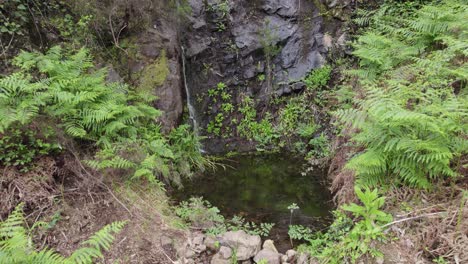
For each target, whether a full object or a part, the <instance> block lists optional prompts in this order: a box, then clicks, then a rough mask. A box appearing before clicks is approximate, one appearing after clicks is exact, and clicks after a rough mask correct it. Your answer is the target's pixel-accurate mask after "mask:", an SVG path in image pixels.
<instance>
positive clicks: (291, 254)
mask: <svg viewBox="0 0 468 264" xmlns="http://www.w3.org/2000/svg"><path fill="white" fill-rule="evenodd" d="M296 255H297V252H296V251H295V250H293V249H290V250H288V251H286V257H287V262H293V261H294V260H295V259H296Z"/></svg>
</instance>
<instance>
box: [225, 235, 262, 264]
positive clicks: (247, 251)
mask: <svg viewBox="0 0 468 264" xmlns="http://www.w3.org/2000/svg"><path fill="white" fill-rule="evenodd" d="M220 240H221V245H225V246H228V247H230V248H232V249H233V250H234V251H235V252H236V255H237V260H240V261H242V260H248V259H250V258H252V257H254V256H255V255H256V254H257V253H258V252H259V251H260V248H261V246H262V240H261V239H260V236H252V235H249V234H247V233H246V232H245V231H242V230H239V231H230V232H226V233H224V235H223V236H222V237H221V239H220Z"/></svg>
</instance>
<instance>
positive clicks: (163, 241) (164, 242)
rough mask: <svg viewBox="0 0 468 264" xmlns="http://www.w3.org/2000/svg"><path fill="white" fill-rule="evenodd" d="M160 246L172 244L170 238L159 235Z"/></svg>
mask: <svg viewBox="0 0 468 264" xmlns="http://www.w3.org/2000/svg"><path fill="white" fill-rule="evenodd" d="M160 240H161V246H163V247H164V246H172V239H171V238H170V237H168V236H161V239H160Z"/></svg>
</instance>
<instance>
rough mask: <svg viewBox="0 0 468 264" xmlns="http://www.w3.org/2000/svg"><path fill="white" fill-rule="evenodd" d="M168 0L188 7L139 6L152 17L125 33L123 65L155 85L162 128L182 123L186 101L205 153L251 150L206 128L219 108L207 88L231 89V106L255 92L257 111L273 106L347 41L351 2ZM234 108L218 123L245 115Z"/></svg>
mask: <svg viewBox="0 0 468 264" xmlns="http://www.w3.org/2000/svg"><path fill="white" fill-rule="evenodd" d="M150 2H151V1H150ZM153 2H154V1H153ZM163 2H164V3H162V2H161V3H159V2H158V3H159V6H160V7H161V8H166V10H169V9H171V8H172V11H173V9H174V7H171V8H169V6H170V1H169V2H166V1H163ZM173 3H177V4H178V6H179V9H184V10H189V11H188V12H187V11H186V12H185V13H182V14H181V13H177V12H167V11H163V12H162V10H154V5H151V6H152V9H144V12H145V13H146V15H147V16H148V17H149V19H147V20H148V21H147V24H146V26H144V27H143V29H142V30H140V31H139V32H138V33H132V32H128V34H127V36H126V38H125V41H126V42H127V43H128V44H127V46H128V47H127V51H128V56H127V57H128V59H127V60H124V61H122V62H121V63H122V65H123V66H124V68H125V71H126V73H125V74H127V76H128V78H127V79H128V80H130V81H131V83H132V84H134V86H136V87H138V89H142V90H147V91H153V92H154V94H155V95H156V96H158V97H159V99H158V100H157V101H156V103H155V106H156V107H157V108H159V109H161V110H162V111H163V116H162V117H161V121H162V123H163V126H164V128H166V129H170V128H171V127H174V126H176V125H177V124H178V123H179V122H180V120H181V117H182V114H183V108H184V105H185V103H186V102H184V99H187V100H188V101H189V103H190V104H191V105H192V106H193V108H194V110H195V111H194V112H195V116H193V118H194V119H195V120H196V123H197V124H198V126H199V132H200V133H201V134H202V135H206V136H209V137H211V138H210V140H209V141H208V142H207V143H206V148H207V151H212V152H220V151H226V150H229V149H230V148H236V149H238V150H249V149H251V148H252V144H251V143H249V142H247V141H245V140H244V141H243V140H242V139H241V138H239V137H238V135H236V133H231V134H229V133H224V132H223V135H224V137H219V136H213V135H210V134H209V133H206V128H207V126H208V124H209V122H210V121H212V120H214V118H215V117H216V115H217V114H218V113H219V112H220V109H221V107H222V104H221V103H220V101H219V100H218V101H216V99H214V98H213V97H211V96H209V93H210V90H213V88H216V87H217V85H218V84H219V83H223V84H224V85H225V86H226V88H225V90H226V93H227V94H228V95H229V98H228V99H227V100H226V101H225V102H224V103H229V104H232V105H233V107H234V110H238V106H239V105H240V104H241V103H242V101H243V99H244V98H245V97H246V96H248V97H250V98H253V99H254V102H255V106H254V107H255V108H256V109H257V112H258V113H260V114H259V116H260V117H261V115H262V114H261V113H265V112H266V111H268V110H270V109H268V108H269V107H270V106H269V104H268V102H269V100H270V98H272V97H273V96H275V97H279V96H285V95H288V94H291V93H294V92H298V91H301V90H302V89H303V88H304V83H303V82H302V81H301V80H302V79H303V78H304V77H305V76H306V75H307V74H308V73H309V72H310V71H311V70H313V69H315V68H318V67H321V66H322V65H324V64H326V63H327V59H328V58H329V55H330V51H331V49H332V48H333V47H334V46H340V45H343V44H344V41H345V39H346V33H345V32H344V30H343V23H342V19H341V18H342V17H343V14H344V13H345V12H343V10H347V7H348V6H349V2H348V1H320V0H180V1H175V2H173ZM156 6H157V5H156ZM187 7H189V8H187ZM129 10H132V9H131V7H130V8H129ZM176 13H177V14H176ZM130 19H131V18H130ZM183 59H185V60H183ZM184 62H185V63H184ZM183 66H185V69H183ZM121 72H122V71H121ZM183 74H185V76H183ZM184 77H185V79H186V84H187V87H186V88H187V89H185V84H184ZM187 91H188V94H189V95H190V96H189V97H188V98H186V97H187V96H186V94H187ZM236 112H238V111H234V112H233V114H232V116H229V117H224V121H223V122H224V123H225V124H226V125H230V126H235V124H232V123H231V122H232V120H233V119H236V118H237V119H239V118H242V116H236ZM229 144H230V145H231V147H229V146H227V145H229Z"/></svg>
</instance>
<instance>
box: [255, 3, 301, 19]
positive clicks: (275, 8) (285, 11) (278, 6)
mask: <svg viewBox="0 0 468 264" xmlns="http://www.w3.org/2000/svg"><path fill="white" fill-rule="evenodd" d="M298 3H299V1H297V0H265V3H264V4H263V6H262V9H263V10H264V11H265V12H266V13H268V14H270V15H271V14H275V13H276V14H278V15H280V16H284V17H292V16H296V15H297V11H298Z"/></svg>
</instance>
